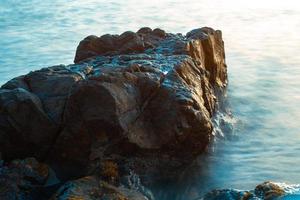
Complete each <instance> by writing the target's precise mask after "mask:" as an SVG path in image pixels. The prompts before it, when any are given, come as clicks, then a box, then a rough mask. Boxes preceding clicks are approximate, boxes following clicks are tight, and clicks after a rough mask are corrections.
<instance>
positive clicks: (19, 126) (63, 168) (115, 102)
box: [0, 28, 227, 179]
mask: <svg viewBox="0 0 300 200" xmlns="http://www.w3.org/2000/svg"><path fill="white" fill-rule="evenodd" d="M75 63H76V64H73V65H68V66H63V65H60V66H53V67H49V68H44V69H41V70H38V71H35V72H31V73H29V74H27V75H25V76H20V77H17V78H15V79H13V80H11V81H9V82H7V83H6V84H5V85H3V86H2V87H1V89H0V152H2V153H3V157H4V158H5V159H12V158H16V157H25V156H36V157H37V158H39V159H44V160H46V161H47V162H48V163H49V164H50V165H51V166H52V167H53V168H54V169H55V170H56V171H57V173H58V175H59V176H60V177H61V178H63V179H68V178H70V177H81V176H86V175H87V174H88V172H93V171H95V170H97V169H98V168H99V167H100V163H103V161H105V160H112V161H113V162H115V163H117V164H118V165H119V166H122V167H123V168H124V170H123V171H125V172H126V173H127V172H128V170H129V169H130V170H131V169H133V170H134V171H135V172H137V173H138V174H139V175H141V176H143V175H149V176H150V175H153V177H154V176H155V177H163V176H166V177H168V176H172V175H174V173H176V171H179V170H180V169H181V168H182V167H183V166H185V165H186V164H188V163H190V162H191V161H192V160H193V159H194V158H195V156H197V155H199V153H201V152H203V151H205V149H206V148H207V146H208V144H209V142H210V139H211V136H212V128H213V127H212V123H211V117H212V115H213V113H214V111H215V109H216V106H217V100H218V99H217V97H218V92H219V91H222V90H223V88H224V87H225V86H226V84H227V72H226V64H225V53H224V44H223V41H222V35H221V32H220V31H215V30H213V29H211V28H201V29H196V30H193V31H191V32H189V33H188V34H187V35H186V36H182V35H181V34H171V33H166V32H165V31H163V30H161V29H154V30H152V29H150V28H142V29H140V30H139V31H138V32H136V33H134V32H125V33H123V34H121V35H103V36H101V37H96V36H89V37H87V38H85V39H84V40H83V41H82V42H80V44H79V46H78V48H77V52H76V57H75ZM125 172H124V173H125Z"/></svg>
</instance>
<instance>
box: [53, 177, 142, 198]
mask: <svg viewBox="0 0 300 200" xmlns="http://www.w3.org/2000/svg"><path fill="white" fill-rule="evenodd" d="M66 199H84V200H95V199H107V200H147V198H146V197H145V196H144V195H143V194H141V193H140V192H138V191H136V190H132V189H128V188H126V187H123V186H120V187H116V186H114V185H110V184H108V183H106V182H104V181H101V180H99V179H98V178H97V177H94V176H87V177H83V178H80V179H78V180H75V181H69V182H67V183H66V184H64V185H63V186H62V187H61V188H60V189H59V190H58V191H57V192H56V194H55V195H54V196H53V197H52V198H51V200H66Z"/></svg>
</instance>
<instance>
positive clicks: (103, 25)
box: [0, 0, 300, 200]
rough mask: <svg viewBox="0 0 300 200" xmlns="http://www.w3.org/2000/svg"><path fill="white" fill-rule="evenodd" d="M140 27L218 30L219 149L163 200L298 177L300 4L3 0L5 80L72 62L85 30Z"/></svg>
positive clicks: (0, 77)
mask: <svg viewBox="0 0 300 200" xmlns="http://www.w3.org/2000/svg"><path fill="white" fill-rule="evenodd" d="M142 26H150V27H153V28H155V27H160V28H163V29H165V30H167V31H169V32H182V33H186V32H187V31H189V30H191V29H193V28H197V27H202V26H211V27H214V28H216V29H220V30H222V32H223V37H224V41H225V46H226V59H227V64H228V73H229V86H228V102H229V105H230V110H231V113H232V116H230V115H225V116H221V115H220V116H219V118H218V119H220V120H218V119H217V120H216V123H217V124H219V125H220V126H225V127H226V129H225V131H224V130H223V132H221V133H220V132H217V134H218V135H219V136H218V137H217V140H216V142H215V144H214V145H213V148H212V150H211V151H210V152H209V153H208V154H207V155H204V156H201V157H199V159H198V160H197V161H195V164H194V166H193V167H191V168H189V169H187V170H186V171H185V172H183V173H182V174H181V175H180V177H179V178H178V180H177V181H176V182H175V183H174V186H170V187H167V186H161V187H160V188H159V189H157V188H156V189H154V192H155V194H156V196H157V199H177V200H181V199H194V198H195V197H197V196H199V195H202V194H203V193H205V192H207V191H209V190H211V189H215V188H239V189H252V188H254V187H255V185H256V184H258V183H260V182H262V181H265V180H273V181H275V182H284V183H289V184H296V183H300V156H299V155H300V123H299V119H300V55H299V54H300V34H299V33H300V3H299V1H297V0H285V1H279V0H251V1H246V0H245V1H240V0H226V1H225V0H189V1H187V0H151V1H147V0H139V1H138V0H126V1H125V0H124V1H122V0H112V1H105V0H43V1H40V0H26V1H24V0H0V85H1V84H3V83H5V82H6V81H8V80H9V79H11V78H13V77H15V76H18V75H21V74H24V73H27V72H29V71H31V70H36V69H39V68H41V67H45V66H50V65H55V64H69V63H72V62H73V58H74V54H75V50H76V47H77V45H78V42H79V41H80V40H81V39H83V38H84V37H85V36H87V35H91V34H93V35H102V34H105V33H121V32H123V31H126V30H138V29H139V28H140V27H142Z"/></svg>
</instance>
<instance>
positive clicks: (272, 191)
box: [199, 181, 299, 200]
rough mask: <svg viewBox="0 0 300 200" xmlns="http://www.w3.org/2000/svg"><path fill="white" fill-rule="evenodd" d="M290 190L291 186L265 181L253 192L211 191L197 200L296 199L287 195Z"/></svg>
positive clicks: (233, 190)
mask: <svg viewBox="0 0 300 200" xmlns="http://www.w3.org/2000/svg"><path fill="white" fill-rule="evenodd" d="M291 188H292V186H284V185H282V184H277V183H273V182H270V181H267V182H264V183H262V184H259V185H257V186H256V188H255V189H254V190H250V191H241V190H235V189H223V190H213V191H211V192H209V193H207V194H206V195H205V196H204V197H203V198H200V199H199V200H275V199H284V197H286V199H298V198H299V196H297V197H295V195H293V194H289V193H288V192H290V191H289V190H291ZM287 195H292V196H287Z"/></svg>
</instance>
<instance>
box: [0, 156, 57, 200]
mask: <svg viewBox="0 0 300 200" xmlns="http://www.w3.org/2000/svg"><path fill="white" fill-rule="evenodd" d="M51 178H53V177H51V169H50V168H49V167H48V166H47V165H46V164H44V163H39V162H38V161H36V160H35V159H34V158H27V159H25V160H14V161H12V162H10V163H5V164H4V163H2V164H1V165H0V199H1V200H15V199H16V200H19V199H20V200H21V199H27V200H30V199H36V198H34V197H35V196H40V195H39V189H40V188H41V187H43V186H45V185H47V184H48V180H49V179H51ZM39 199H42V198H39Z"/></svg>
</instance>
